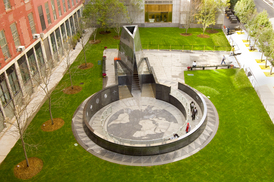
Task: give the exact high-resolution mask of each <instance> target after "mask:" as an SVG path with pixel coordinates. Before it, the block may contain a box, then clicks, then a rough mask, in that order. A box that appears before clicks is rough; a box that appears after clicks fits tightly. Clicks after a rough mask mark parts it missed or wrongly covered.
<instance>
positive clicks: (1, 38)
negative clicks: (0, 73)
mask: <svg viewBox="0 0 274 182" xmlns="http://www.w3.org/2000/svg"><path fill="white" fill-rule="evenodd" d="M0 47H1V50H2V53H3V55H4V59H5V61H6V60H7V59H9V58H10V52H9V47H8V44H7V40H6V37H5V33H4V30H1V31H0Z"/></svg>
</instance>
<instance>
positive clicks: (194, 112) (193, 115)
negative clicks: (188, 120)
mask: <svg viewBox="0 0 274 182" xmlns="http://www.w3.org/2000/svg"><path fill="white" fill-rule="evenodd" d="M197 113H198V110H197V109H196V107H194V109H193V110H192V116H191V117H192V120H195V116H196V114H197Z"/></svg>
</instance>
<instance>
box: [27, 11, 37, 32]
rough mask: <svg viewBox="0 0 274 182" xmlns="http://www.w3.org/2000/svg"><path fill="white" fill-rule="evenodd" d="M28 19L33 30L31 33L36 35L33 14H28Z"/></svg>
mask: <svg viewBox="0 0 274 182" xmlns="http://www.w3.org/2000/svg"><path fill="white" fill-rule="evenodd" d="M28 18H29V26H30V29H31V33H32V34H35V33H36V29H35V24H34V21H33V15H32V13H30V14H28Z"/></svg>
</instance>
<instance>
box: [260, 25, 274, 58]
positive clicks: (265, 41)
mask: <svg viewBox="0 0 274 182" xmlns="http://www.w3.org/2000/svg"><path fill="white" fill-rule="evenodd" d="M273 38H274V32H273V29H272V28H265V29H263V30H262V31H261V32H260V34H259V35H258V42H257V43H256V45H257V46H258V47H259V49H260V50H261V51H262V56H261V61H262V59H263V55H264V54H265V53H266V55H269V52H270V47H269V45H270V43H271V39H273Z"/></svg>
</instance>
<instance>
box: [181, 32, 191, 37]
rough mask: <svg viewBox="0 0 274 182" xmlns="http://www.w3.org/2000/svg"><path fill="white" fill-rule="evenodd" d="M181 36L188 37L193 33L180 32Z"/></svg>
mask: <svg viewBox="0 0 274 182" xmlns="http://www.w3.org/2000/svg"><path fill="white" fill-rule="evenodd" d="M180 35H181V36H184V37H188V36H191V35H192V33H180Z"/></svg>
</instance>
